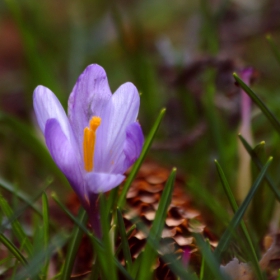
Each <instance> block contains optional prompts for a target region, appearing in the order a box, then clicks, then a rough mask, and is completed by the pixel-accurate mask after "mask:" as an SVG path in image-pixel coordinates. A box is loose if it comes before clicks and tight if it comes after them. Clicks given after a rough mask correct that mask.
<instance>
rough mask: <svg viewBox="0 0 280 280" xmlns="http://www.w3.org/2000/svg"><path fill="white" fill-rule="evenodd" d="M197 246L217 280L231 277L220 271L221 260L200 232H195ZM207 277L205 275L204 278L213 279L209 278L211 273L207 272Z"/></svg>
mask: <svg viewBox="0 0 280 280" xmlns="http://www.w3.org/2000/svg"><path fill="white" fill-rule="evenodd" d="M194 237H195V240H196V243H197V246H198V247H199V249H200V251H201V253H202V255H203V257H204V260H205V262H206V264H207V268H208V269H210V271H211V272H212V274H213V276H214V279H217V280H225V279H229V277H227V276H226V275H223V274H222V273H221V271H220V265H219V261H218V260H217V259H216V257H215V255H214V254H213V253H212V252H211V250H210V247H209V244H207V243H206V242H205V241H204V240H203V237H202V236H201V235H200V234H197V233H195V234H194ZM205 276H206V278H205V277H204V279H212V278H209V276H210V275H209V273H207V275H205Z"/></svg>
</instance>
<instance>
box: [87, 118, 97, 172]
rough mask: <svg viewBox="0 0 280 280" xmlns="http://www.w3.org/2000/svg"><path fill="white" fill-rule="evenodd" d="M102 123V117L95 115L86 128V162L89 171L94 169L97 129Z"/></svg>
mask: <svg viewBox="0 0 280 280" xmlns="http://www.w3.org/2000/svg"><path fill="white" fill-rule="evenodd" d="M100 124H101V118H99V117H96V116H94V117H92V118H91V120H90V122H89V127H86V128H85V129H84V146H83V148H84V164H85V170H86V171H87V172H90V171H92V169H93V157H94V146H95V138H96V130H97V128H98V127H99V126H100Z"/></svg>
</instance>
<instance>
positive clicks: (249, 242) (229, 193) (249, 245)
mask: <svg viewBox="0 0 280 280" xmlns="http://www.w3.org/2000/svg"><path fill="white" fill-rule="evenodd" d="M215 164H216V168H217V171H218V174H219V177H220V179H221V182H222V185H223V188H224V191H225V193H226V195H227V198H228V201H229V203H230V205H231V208H232V211H233V212H234V213H236V212H237V210H238V205H237V203H236V201H235V198H234V196H233V193H232V191H231V188H230V186H229V183H228V181H227V179H226V176H225V174H224V171H223V169H222V167H221V166H220V164H219V163H218V161H217V160H215ZM240 225H241V229H242V231H243V234H244V236H245V238H246V242H247V248H248V249H249V250H248V253H249V255H250V259H251V260H252V262H253V265H254V269H255V272H256V274H257V277H258V279H263V276H262V272H261V270H260V266H259V262H258V257H257V254H256V251H255V248H254V246H253V242H252V240H251V237H250V235H249V232H248V230H247V228H246V225H245V223H244V221H243V220H241V222H240Z"/></svg>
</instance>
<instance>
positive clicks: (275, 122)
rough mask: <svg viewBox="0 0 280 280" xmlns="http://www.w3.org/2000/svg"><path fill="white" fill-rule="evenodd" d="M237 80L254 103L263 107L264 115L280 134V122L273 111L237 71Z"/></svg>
mask: <svg viewBox="0 0 280 280" xmlns="http://www.w3.org/2000/svg"><path fill="white" fill-rule="evenodd" d="M233 77H234V79H235V81H236V82H237V83H238V84H239V85H240V87H241V88H242V89H243V90H244V91H245V92H246V93H247V94H248V95H249V96H250V97H251V99H252V100H253V101H254V103H255V104H256V105H257V106H258V107H259V108H260V109H261V111H262V112H263V113H264V115H265V116H266V117H267V118H268V120H269V121H270V123H271V124H272V125H273V127H274V128H275V129H276V131H277V132H278V133H279V134H280V123H279V121H278V120H277V118H276V117H275V116H274V115H273V113H272V112H271V111H270V110H269V109H268V108H267V107H266V105H265V104H264V103H263V102H262V101H261V99H260V98H259V97H258V96H257V95H256V94H255V93H254V92H253V90H252V89H250V88H249V87H248V86H247V85H246V84H245V83H244V82H243V81H242V80H241V79H240V78H239V77H238V76H237V74H236V73H233Z"/></svg>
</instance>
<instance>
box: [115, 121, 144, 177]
mask: <svg viewBox="0 0 280 280" xmlns="http://www.w3.org/2000/svg"><path fill="white" fill-rule="evenodd" d="M143 143H144V135H143V132H142V129H141V126H140V125H139V123H138V122H134V123H131V124H130V125H129V126H128V127H127V128H126V139H125V142H124V147H123V155H120V157H119V160H118V162H116V164H115V165H114V169H113V173H121V174H123V173H124V172H125V171H126V170H127V169H128V168H129V167H130V166H131V165H132V164H133V163H134V162H135V161H136V159H137V158H138V157H139V156H140V153H141V150H142V147H143Z"/></svg>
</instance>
